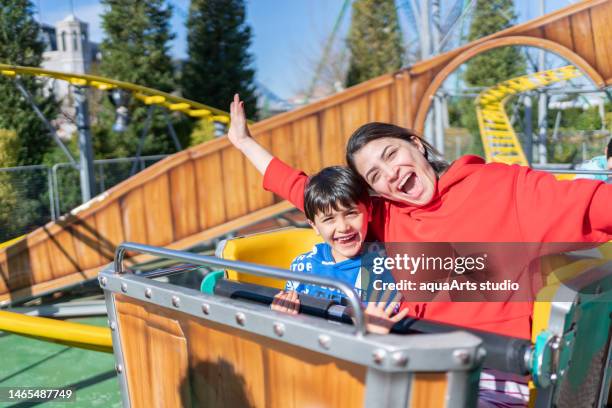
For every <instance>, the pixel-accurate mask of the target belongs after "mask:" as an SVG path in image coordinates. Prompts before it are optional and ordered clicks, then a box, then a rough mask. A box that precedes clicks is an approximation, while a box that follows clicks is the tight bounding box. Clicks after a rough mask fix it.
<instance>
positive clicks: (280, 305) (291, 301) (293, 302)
mask: <svg viewBox="0 0 612 408" xmlns="http://www.w3.org/2000/svg"><path fill="white" fill-rule="evenodd" d="M270 307H271V308H272V310H276V311H277V312H283V313H289V314H292V315H296V314H298V313H299V312H300V298H299V297H298V294H297V292H296V291H294V290H290V291H287V292H285V291H284V290H283V291H280V292H278V293H277V294H276V296H274V300H273V301H272V304H271V305H270Z"/></svg>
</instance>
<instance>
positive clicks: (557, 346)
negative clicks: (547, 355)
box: [550, 340, 559, 350]
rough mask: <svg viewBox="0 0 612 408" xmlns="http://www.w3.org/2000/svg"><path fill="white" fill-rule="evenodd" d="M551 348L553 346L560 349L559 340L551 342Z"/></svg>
mask: <svg viewBox="0 0 612 408" xmlns="http://www.w3.org/2000/svg"><path fill="white" fill-rule="evenodd" d="M550 348H552V349H553V350H558V349H559V340H557V341H554V342H552V343H551V345H550Z"/></svg>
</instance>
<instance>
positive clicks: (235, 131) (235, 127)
mask: <svg viewBox="0 0 612 408" xmlns="http://www.w3.org/2000/svg"><path fill="white" fill-rule="evenodd" d="M230 119H231V121H230V127H229V131H228V132H227V137H228V138H229V140H230V142H232V144H233V145H234V146H236V147H237V148H238V149H241V148H242V146H243V144H244V142H245V141H248V140H251V133H250V132H249V127H248V126H247V121H246V115H245V114H244V102H243V101H241V100H240V96H238V94H234V101H233V102H232V103H231V104H230Z"/></svg>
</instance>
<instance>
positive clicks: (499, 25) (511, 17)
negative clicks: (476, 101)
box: [464, 0, 525, 86]
mask: <svg viewBox="0 0 612 408" xmlns="http://www.w3.org/2000/svg"><path fill="white" fill-rule="evenodd" d="M515 21H516V14H515V13H514V3H513V1H512V0H496V1H491V0H478V1H477V3H476V7H475V8H474V16H473V19H472V23H471V25H470V34H469V40H470V41H474V40H477V39H479V38H482V37H485V36H487V35H490V34H493V33H496V32H498V31H501V30H503V29H505V28H508V27H511V26H512V25H513V24H514V23H515ZM523 74H525V58H524V57H523V55H522V54H521V52H520V50H519V49H518V48H516V47H502V48H496V49H493V50H491V51H488V52H486V53H483V54H480V55H477V56H475V57H474V58H472V59H470V60H469V62H468V63H467V69H466V71H465V74H464V78H465V81H466V82H467V84H469V85H471V86H493V85H495V84H496V83H498V82H501V81H504V80H506V79H510V78H513V77H516V76H519V75H523Z"/></svg>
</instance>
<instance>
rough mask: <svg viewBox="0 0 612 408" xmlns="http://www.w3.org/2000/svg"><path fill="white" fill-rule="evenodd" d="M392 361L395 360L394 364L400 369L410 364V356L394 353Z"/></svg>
mask: <svg viewBox="0 0 612 408" xmlns="http://www.w3.org/2000/svg"><path fill="white" fill-rule="evenodd" d="M391 359H392V360H393V364H395V365H396V366H398V367H405V366H406V364H408V356H407V355H405V354H404V353H402V352H399V351H397V352H395V353H393V355H392V356H391Z"/></svg>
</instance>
